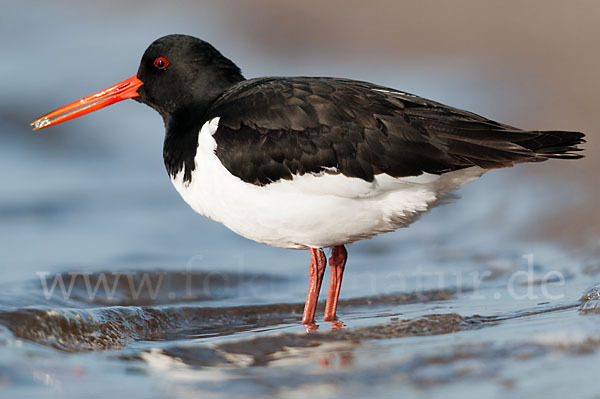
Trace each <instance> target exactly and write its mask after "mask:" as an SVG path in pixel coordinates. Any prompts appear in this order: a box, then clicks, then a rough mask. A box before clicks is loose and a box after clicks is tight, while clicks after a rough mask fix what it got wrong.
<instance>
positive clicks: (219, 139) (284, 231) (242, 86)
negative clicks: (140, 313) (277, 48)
mask: <svg viewBox="0 0 600 399" xmlns="http://www.w3.org/2000/svg"><path fill="white" fill-rule="evenodd" d="M127 98H133V99H134V100H136V101H139V102H142V103H144V104H147V105H149V106H150V107H152V108H154V109H155V110H156V111H158V112H159V113H160V115H161V116H162V117H163V120H164V124H165V128H166V135H165V140H164V150H163V157H164V161H165V166H166V168H167V172H168V173H169V176H170V178H171V180H172V182H173V184H174V186H175V188H176V189H177V191H178V192H179V193H180V194H181V196H182V197H183V199H184V200H185V201H186V202H187V203H188V204H189V205H190V206H191V207H192V208H193V209H194V210H195V211H196V212H198V213H200V214H202V215H204V216H206V217H208V218H210V219H213V220H216V221H218V222H221V223H223V224H224V225H225V226H227V227H228V228H230V229H231V230H233V231H234V232H236V233H238V234H240V235H242V236H244V237H247V238H249V239H252V240H255V241H258V242H262V243H265V244H268V245H273V246H276V247H282V248H291V249H308V250H309V251H310V254H311V261H310V266H309V271H310V283H309V289H308V295H307V299H306V304H305V307H304V314H303V318H302V323H303V324H307V325H313V324H314V315H315V309H316V306H317V300H318V296H319V291H320V288H321V282H322V279H323V274H324V271H325V266H326V263H327V259H326V256H325V254H324V252H323V248H332V255H331V258H330V259H329V265H330V268H331V281H330V286H329V292H328V296H327V302H326V307H325V317H324V319H325V320H327V321H332V320H335V317H336V307H337V301H338V297H339V293H340V286H341V283H342V275H343V273H344V267H345V265H346V258H347V252H346V249H345V247H344V246H345V245H346V244H349V243H351V242H354V241H357V240H362V239H366V238H370V237H373V236H375V235H377V234H380V233H385V232H389V231H393V230H396V229H398V228H400V227H406V226H408V225H409V224H410V223H411V222H412V221H414V220H415V218H416V217H417V216H418V215H419V214H420V213H422V212H425V211H427V210H428V209H429V208H431V207H432V206H434V205H435V204H436V202H438V201H439V200H440V198H442V197H443V196H444V194H446V193H448V192H449V191H450V190H452V189H454V188H456V187H458V186H460V185H462V184H465V183H467V182H470V181H472V180H474V179H476V178H478V177H480V176H481V175H482V174H483V173H484V172H485V171H487V170H489V169H495V168H504V167H510V166H513V165H515V164H516V163H521V162H535V161H544V160H546V159H549V158H559V159H577V158H581V157H582V155H580V154H578V153H577V151H580V148H578V147H577V145H578V144H581V143H584V140H583V137H584V134H582V133H579V132H568V131H529V130H521V129H517V128H515V127H512V126H508V125H504V124H501V123H498V122H494V121H492V120H489V119H486V118H484V117H482V116H479V115H476V114H473V113H471V112H467V111H463V110H460V109H456V108H452V107H449V106H446V105H443V104H440V103H437V102H434V101H431V100H428V99H425V98H422V97H419V96H416V95H413V94H410V93H406V92H403V91H400V90H395V89H392V88H388V87H383V86H378V85H375V84H372V83H367V82H360V81H355V80H349V79H337V78H321V77H266V78H257V79H245V78H244V76H243V75H242V73H241V71H240V69H239V68H238V67H237V66H236V64H234V63H233V62H232V61H230V60H229V59H227V58H226V57H224V56H223V55H222V54H221V53H220V52H219V51H217V50H216V49H215V48H214V47H213V46H211V45H210V44H209V43H207V42H205V41H202V40H200V39H197V38H194V37H191V36H185V35H169V36H165V37H162V38H160V39H158V40H156V41H155V42H153V43H152V44H151V45H150V47H148V49H147V50H146V52H145V53H144V55H143V57H142V60H141V64H140V67H139V69H138V72H137V74H136V75H134V76H132V77H131V78H129V79H127V80H124V81H123V82H120V83H118V84H116V85H114V86H111V87H109V88H107V89H105V90H102V91H100V92H98V93H95V94H92V95H90V96H87V97H84V98H82V99H81V100H78V101H75V102H73V103H71V104H69V105H66V106H64V107H62V108H59V109H57V110H56V111H53V112H51V113H49V114H47V115H45V116H43V117H41V118H40V119H38V120H36V121H35V122H33V123H32V125H34V126H35V129H36V130H37V129H41V128H44V127H48V126H51V125H55V124H57V123H60V122H63V121H66V120H69V119H72V118H75V117H78V116H80V115H84V114H86V113H89V112H92V111H95V110H97V109H99V108H102V107H105V106H107V105H109V104H112V103H115V102H117V101H121V100H124V99H127Z"/></svg>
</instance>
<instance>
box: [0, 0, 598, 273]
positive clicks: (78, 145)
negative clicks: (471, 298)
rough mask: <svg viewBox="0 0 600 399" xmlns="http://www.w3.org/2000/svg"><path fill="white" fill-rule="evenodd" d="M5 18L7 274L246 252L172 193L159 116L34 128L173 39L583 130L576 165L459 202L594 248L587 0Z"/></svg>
mask: <svg viewBox="0 0 600 399" xmlns="http://www.w3.org/2000/svg"><path fill="white" fill-rule="evenodd" d="M0 18H1V19H2V21H1V23H0V33H1V34H2V37H3V39H2V41H1V43H0V49H1V51H2V62H1V63H0V71H1V74H2V76H3V77H4V78H3V79H2V83H1V93H0V139H1V140H2V145H1V146H0V174H1V179H2V182H3V184H2V189H1V190H0V246H1V247H0V250H1V253H2V255H3V256H2V258H1V260H0V262H2V264H3V266H4V267H3V269H4V270H5V273H8V274H10V273H13V272H14V269H18V270H19V269H20V270H23V268H25V269H27V268H29V267H34V266H35V267H37V268H39V267H40V266H41V265H43V266H45V267H49V265H54V264H62V265H64V264H65V263H67V264H68V263H78V262H79V263H94V262H101V261H106V260H107V259H112V258H118V259H129V258H131V257H136V256H141V257H153V256H155V255H164V256H167V257H168V256H173V254H184V256H183V257H184V258H186V259H187V258H189V256H191V255H194V254H196V253H197V252H198V251H197V250H196V246H197V245H201V243H202V240H203V234H197V235H196V236H197V239H196V240H194V241H192V242H188V243H182V240H183V239H184V238H183V237H184V236H185V235H184V234H181V230H182V229H183V230H186V229H187V230H189V231H200V230H202V232H204V231H205V230H203V229H206V231H210V232H211V236H212V237H215V235H214V234H217V237H219V238H218V241H219V242H221V243H225V242H227V243H229V242H232V241H238V240H241V239H238V238H236V237H234V235H233V233H229V232H227V231H226V230H224V229H223V228H221V227H220V226H218V225H217V224H214V223H211V222H208V221H206V220H204V219H202V218H200V217H195V216H194V215H192V214H191V212H190V211H189V210H188V209H187V208H186V205H185V204H184V203H183V201H181V200H180V199H179V198H178V197H177V195H176V193H175V191H174V190H173V189H172V188H171V186H170V182H169V180H168V178H167V175H166V173H165V172H164V170H163V165H162V157H161V148H162V138H163V126H162V121H161V119H160V117H159V116H158V115H157V114H156V113H155V112H154V111H152V110H151V109H150V108H147V107H145V106H142V105H140V104H137V103H134V102H133V101H127V102H126V103H121V104H119V105H117V106H113V107H109V108H108V109H104V110H102V111H101V112H96V113H94V114H91V115H89V116H86V117H84V118H81V119H78V120H74V121H72V122H69V123H67V124H63V125H60V126H58V127H56V128H53V129H48V130H46V131H43V132H41V133H33V132H31V131H30V128H29V126H28V124H29V122H30V121H31V120H33V119H34V118H37V117H38V116H40V115H42V114H44V113H46V112H48V111H50V110H52V109H54V108H56V107H58V106H61V105H63V104H65V103H67V102H70V101H72V100H74V99H77V98H80V97H82V96H84V95H86V94H89V93H92V92H95V91H97V90H99V89H101V88H104V87H107V86H108V85H110V84H113V83H115V82H117V81H120V80H122V79H124V78H126V77H129V76H131V75H133V74H134V73H135V72H136V70H137V66H138V62H139V59H140V58H141V55H142V53H143V51H144V50H145V48H146V47H147V46H148V45H149V44H150V43H151V42H152V41H153V40H154V39H156V38H158V37H160V36H163V35H165V34H169V33H186V34H190V35H194V36H197V37H200V38H203V39H205V40H207V41H209V42H211V43H212V44H213V45H214V46H215V47H217V48H218V49H220V50H221V51H222V52H223V53H224V54H225V55H226V56H228V57H230V58H231V59H232V60H233V61H234V62H236V63H237V64H238V65H239V66H240V67H241V68H242V70H243V72H244V74H245V76H246V77H258V76H268V75H316V76H337V77H349V78H354V79H360V80H366V81H371V82H374V83H378V84H382V85H386V86H390V87H394V88H399V89H402V90H405V91H408V92H413V93H415V94H419V95H421V96H425V97H428V98H432V99H435V100H438V101H440V102H443V103H446V104H449V105H453V106H456V107H459V108H464V109H468V110H471V111H473V112H476V113H479V114H481V115H484V116H486V117H489V118H491V119H495V120H498V121H501V122H503V123H506V124H511V125H515V126H517V127H521V128H524V129H564V130H578V131H583V132H585V133H587V139H588V144H587V145H586V152H585V154H586V158H585V159H584V160H582V161H577V162H557V161H551V162H546V163H543V164H536V165H520V166H519V167H518V168H516V169H514V170H506V171H502V172H493V174H494V175H498V174H501V175H502V176H501V177H496V176H494V177H493V178H492V177H490V176H486V178H484V179H482V180H484V181H485V180H486V179H489V180H491V179H496V180H501V182H499V181H495V182H494V183H493V184H490V185H489V186H487V185H486V187H489V190H488V189H485V190H484V189H482V190H475V191H479V193H480V194H477V193H473V194H470V195H469V196H468V198H467V199H466V200H467V201H469V202H471V203H472V204H481V203H489V204H492V205H491V206H488V208H487V209H488V210H489V212H488V213H487V214H486V215H485V216H486V217H489V218H491V221H490V220H487V219H486V220H479V221H477V223H481V224H482V225H489V223H494V220H502V219H504V218H506V217H510V218H511V220H513V219H515V220H514V221H515V223H514V225H513V227H514V232H515V233H516V234H519V235H520V236H522V237H524V238H527V239H531V240H552V241H553V242H556V243H558V244H561V245H569V246H574V247H586V248H590V247H594V246H595V247H596V248H597V247H598V246H599V244H598V237H599V236H600V230H599V226H600V213H599V212H597V211H596V205H597V204H598V203H600V184H599V180H598V174H597V171H598V170H599V167H600V156H599V155H598V148H599V146H600V140H599V139H598V134H597V122H598V112H597V111H596V106H597V104H596V103H597V102H596V98H597V95H598V93H599V92H600V79H599V78H598V71H600V53H599V52H598V51H596V50H597V49H598V48H600V30H599V29H598V24H597V21H598V20H599V19H600V5H599V4H598V2H596V1H592V0H590V1H578V2H576V3H566V2H563V1H559V0H544V1H509V2H496V1H480V0H472V1H471V0H457V1H453V2H445V1H428V2H414V1H372V2H369V3H368V4H366V3H364V2H360V1H326V2H321V1H318V2H317V1H314V2H312V1H304V2H280V1H268V0H259V1H252V2H250V1H239V2H235V1H201V2H196V1H180V2H159V1H118V2H117V1H105V2H102V3H93V4H92V3H89V2H75V1H64V0H62V1H61V0H59V1H53V2H45V1H22V2H14V3H11V4H6V5H5V6H4V7H3V12H2V16H1V17H0ZM490 175H491V174H490ZM474 184H481V185H485V183H478V182H477V183H474ZM515 187H518V189H517V188H515ZM532 196H533V197H534V199H535V201H534V202H533V203H532V201H531V197H532ZM523 202H525V203H527V204H528V205H526V206H525V210H523V211H518V210H517V209H523V208H522V205H521V206H520V208H519V203H523ZM481 206H483V205H481ZM511 209H515V210H514V211H512V210H511ZM512 212H518V213H519V214H520V215H521V216H523V215H527V218H522V219H521V220H520V221H519V220H516V219H519V218H517V217H515V216H510V214H511V213H512ZM507 214H509V215H508V216H507ZM495 218H497V219H495ZM173 221H176V222H175V223H173ZM471 227H472V228H477V227H476V226H471ZM213 233H214V234H213ZM211 240H212V238H211ZM207 247H213V248H215V246H214V245H213V246H207ZM217 247H218V246H217ZM257 247H260V246H258V245H251V246H249V248H257ZM259 250H263V249H262V248H260V249H259ZM149 254H150V255H149ZM17 265H18V267H16V266H17ZM6 277H7V276H6V275H5V277H4V278H6Z"/></svg>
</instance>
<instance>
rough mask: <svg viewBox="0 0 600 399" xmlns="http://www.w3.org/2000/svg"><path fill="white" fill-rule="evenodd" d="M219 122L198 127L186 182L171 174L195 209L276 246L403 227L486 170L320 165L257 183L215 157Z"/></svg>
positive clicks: (316, 244) (330, 242)
mask: <svg viewBox="0 0 600 399" xmlns="http://www.w3.org/2000/svg"><path fill="white" fill-rule="evenodd" d="M218 123H219V118H218V117H217V118H214V119H211V120H210V121H208V122H206V123H205V124H204V126H203V127H202V129H201V131H200V134H199V136H198V151H197V154H196V159H195V162H196V168H195V169H194V171H193V173H192V181H191V182H190V183H184V181H183V175H184V172H183V171H181V172H180V173H179V174H177V176H175V178H173V179H172V180H173V184H174V186H175V188H176V189H177V191H178V192H179V193H180V194H181V196H182V197H183V199H184V200H185V201H186V202H187V203H188V204H189V205H190V206H191V207H192V208H193V209H194V210H195V211H196V212H198V213H200V214H202V215H204V216H207V217H209V218H211V219H213V220H216V221H218V222H221V223H223V224H224V225H225V226H227V227H229V228H230V229H231V230H233V231H234V232H236V233H238V234H240V235H242V236H244V237H246V238H249V239H252V240H255V241H258V242H262V243H265V244H269V245H272V246H277V247H282V248H295V249H304V248H309V247H311V248H326V247H331V246H334V245H340V244H346V243H350V242H353V241H356V240H360V239H365V238H369V237H372V236H374V235H376V234H379V233H384V232H388V231H393V230H396V229H397V228H400V227H405V226H408V225H409V224H410V223H411V222H412V221H413V220H414V219H415V218H416V216H418V214H419V213H421V212H424V211H426V210H427V209H428V208H429V207H431V206H432V205H433V204H434V203H435V201H436V200H437V199H438V198H439V197H440V195H442V194H444V193H446V192H447V191H450V190H452V189H453V188H456V187H457V186H459V185H461V184H464V183H466V182H468V181H471V180H473V179H475V178H477V177H479V176H481V174H482V173H483V172H484V171H485V170H484V169H481V168H478V167H474V168H468V169H463V170H461V171H455V172H450V173H446V174H443V175H441V176H438V175H433V174H427V173H424V174H422V175H420V176H412V177H403V178H394V177H392V176H389V175H377V176H376V177H375V179H374V181H373V182H367V181H364V180H362V179H359V178H353V177H347V176H344V175H342V174H331V173H326V172H323V173H319V174H305V175H302V176H294V178H293V179H292V180H280V181H278V182H274V183H271V184H268V185H266V186H257V185H254V184H250V183H246V182H244V181H242V180H241V179H239V178H238V177H236V176H233V175H232V174H231V173H229V171H228V170H227V169H226V168H225V167H224V166H223V165H222V164H221V162H220V161H219V159H218V158H217V156H216V154H215V149H216V146H217V143H216V141H215V140H214V138H213V137H212V136H213V134H214V133H215V132H216V130H217V128H218ZM332 171H333V170H332Z"/></svg>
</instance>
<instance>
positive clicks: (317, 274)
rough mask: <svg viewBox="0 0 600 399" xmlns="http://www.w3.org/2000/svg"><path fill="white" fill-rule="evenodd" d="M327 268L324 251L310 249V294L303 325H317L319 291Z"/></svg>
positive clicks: (307, 299) (307, 296)
mask: <svg viewBox="0 0 600 399" xmlns="http://www.w3.org/2000/svg"><path fill="white" fill-rule="evenodd" d="M325 266H327V257H326V256H325V253H324V252H323V250H322V249H315V248H311V249H310V266H309V267H308V274H309V278H310V280H309V283H308V294H307V295H306V304H305V305H304V314H303V315H302V324H304V325H311V324H314V323H315V311H316V310H317V302H318V301H319V291H321V283H322V282H323V275H324V274H325Z"/></svg>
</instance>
